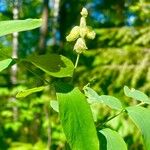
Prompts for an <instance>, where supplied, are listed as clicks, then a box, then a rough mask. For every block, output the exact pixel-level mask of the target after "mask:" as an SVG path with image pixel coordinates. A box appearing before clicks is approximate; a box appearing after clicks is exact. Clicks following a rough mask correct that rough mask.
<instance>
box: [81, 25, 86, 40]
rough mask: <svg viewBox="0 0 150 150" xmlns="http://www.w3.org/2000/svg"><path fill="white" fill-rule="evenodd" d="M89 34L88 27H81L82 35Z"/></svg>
mask: <svg viewBox="0 0 150 150" xmlns="http://www.w3.org/2000/svg"><path fill="white" fill-rule="evenodd" d="M86 34H87V27H80V36H81V37H82V38H84V37H85V36H86Z"/></svg>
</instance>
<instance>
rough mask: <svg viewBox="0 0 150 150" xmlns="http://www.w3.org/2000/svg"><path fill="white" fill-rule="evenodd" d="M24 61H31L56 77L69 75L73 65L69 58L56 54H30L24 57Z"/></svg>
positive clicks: (71, 72)
mask: <svg viewBox="0 0 150 150" xmlns="http://www.w3.org/2000/svg"><path fill="white" fill-rule="evenodd" d="M25 61H29V62H31V63H32V64H33V65H35V66H36V67H38V68H40V69H41V70H43V71H44V72H46V73H47V74H48V75H51V76H54V77H58V78H62V77H71V76H72V74H73V70H74V65H73V63H72V62H71V60H69V59H68V58H66V57H64V56H62V55H57V54H46V55H41V56H38V55H32V56H30V57H28V58H27V59H25Z"/></svg>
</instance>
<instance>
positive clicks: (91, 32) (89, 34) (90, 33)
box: [87, 28, 96, 40]
mask: <svg viewBox="0 0 150 150" xmlns="http://www.w3.org/2000/svg"><path fill="white" fill-rule="evenodd" d="M95 36H96V33H95V32H94V30H92V29H90V28H88V29H87V38H88V39H91V40H93V39H94V38H95Z"/></svg>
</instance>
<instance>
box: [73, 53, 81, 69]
mask: <svg viewBox="0 0 150 150" xmlns="http://www.w3.org/2000/svg"><path fill="white" fill-rule="evenodd" d="M79 58H80V54H77V59H76V62H75V66H74V69H76V68H77V66H78V62H79Z"/></svg>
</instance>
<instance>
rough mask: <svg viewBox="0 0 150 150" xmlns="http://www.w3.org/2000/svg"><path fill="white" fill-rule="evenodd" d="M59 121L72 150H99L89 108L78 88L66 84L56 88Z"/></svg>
mask: <svg viewBox="0 0 150 150" xmlns="http://www.w3.org/2000/svg"><path fill="white" fill-rule="evenodd" d="M56 91H57V94H56V95H57V99H58V102H59V112H60V119H61V123H62V126H63V130H64V132H65V135H66V138H67V141H68V143H69V144H70V147H71V149H73V150H99V142H98V138H97V134H96V129H95V125H94V121H93V118H92V113H91V110H90V106H89V105H88V103H87V101H86V98H85V96H84V95H83V94H82V93H81V92H80V90H79V89H78V88H71V87H70V86H69V85H66V84H59V85H57V87H56Z"/></svg>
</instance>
